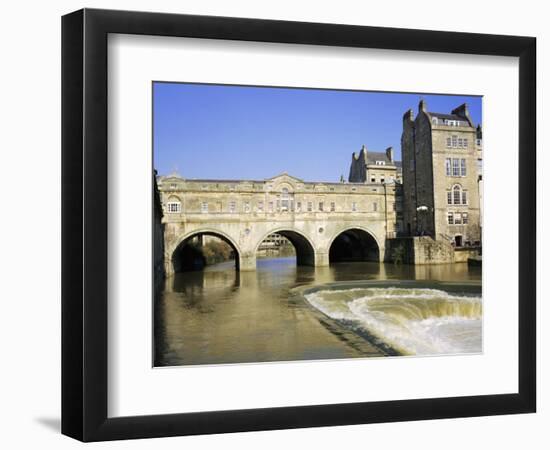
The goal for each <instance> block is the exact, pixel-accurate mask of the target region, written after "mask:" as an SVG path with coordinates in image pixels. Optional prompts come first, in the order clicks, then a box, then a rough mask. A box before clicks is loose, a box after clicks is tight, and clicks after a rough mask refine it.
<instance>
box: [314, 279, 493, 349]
mask: <svg viewBox="0 0 550 450" xmlns="http://www.w3.org/2000/svg"><path fill="white" fill-rule="evenodd" d="M306 298H307V300H308V301H309V302H310V303H311V304H312V305H313V306H314V307H315V308H317V309H319V310H320V311H322V312H323V313H325V314H326V315H327V316H329V317H332V318H334V319H336V320H340V321H342V322H343V323H344V326H345V324H346V323H349V322H351V323H353V324H358V325H360V326H361V327H363V328H364V329H365V330H366V331H368V332H370V333H371V334H373V335H374V336H376V337H377V338H378V339H379V340H380V341H382V342H384V343H386V344H388V345H390V346H391V347H393V348H394V349H396V350H397V351H398V352H399V353H401V354H409V355H435V354H454V353H477V352H480V351H481V342H482V339H481V330H482V328H481V325H482V322H481V319H482V303H481V297H480V296H476V295H465V294H461V295H457V294H452V293H448V292H446V291H443V290H440V289H414V288H413V289H402V288H394V287H390V288H367V289H344V290H324V291H318V292H315V293H311V294H307V295H306Z"/></svg>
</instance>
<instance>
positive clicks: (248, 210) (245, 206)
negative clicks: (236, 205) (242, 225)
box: [244, 202, 250, 213]
mask: <svg viewBox="0 0 550 450" xmlns="http://www.w3.org/2000/svg"><path fill="white" fill-rule="evenodd" d="M244 212H245V213H249V212H250V202H244Z"/></svg>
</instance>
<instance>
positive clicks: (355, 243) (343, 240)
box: [329, 228, 380, 263]
mask: <svg viewBox="0 0 550 450" xmlns="http://www.w3.org/2000/svg"><path fill="white" fill-rule="evenodd" d="M350 261H351V262H354V261H374V262H379V261H380V249H379V247H378V243H377V242H376V239H375V238H374V237H373V235H372V234H370V233H369V232H368V231H365V230H362V229H359V228H351V229H349V230H345V231H342V232H341V233H340V234H339V235H338V236H336V238H334V240H333V241H332V244H331V246H330V249H329V262H331V263H334V262H350Z"/></svg>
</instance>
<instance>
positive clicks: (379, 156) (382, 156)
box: [367, 150, 395, 164]
mask: <svg viewBox="0 0 550 450" xmlns="http://www.w3.org/2000/svg"><path fill="white" fill-rule="evenodd" d="M376 161H384V162H386V163H389V164H395V161H390V159H389V158H388V155H387V154H386V152H373V151H371V150H368V151H367V164H376Z"/></svg>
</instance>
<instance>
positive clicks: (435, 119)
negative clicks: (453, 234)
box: [432, 117, 437, 125]
mask: <svg viewBox="0 0 550 450" xmlns="http://www.w3.org/2000/svg"><path fill="white" fill-rule="evenodd" d="M432 123H433V124H434V125H437V117H432Z"/></svg>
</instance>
